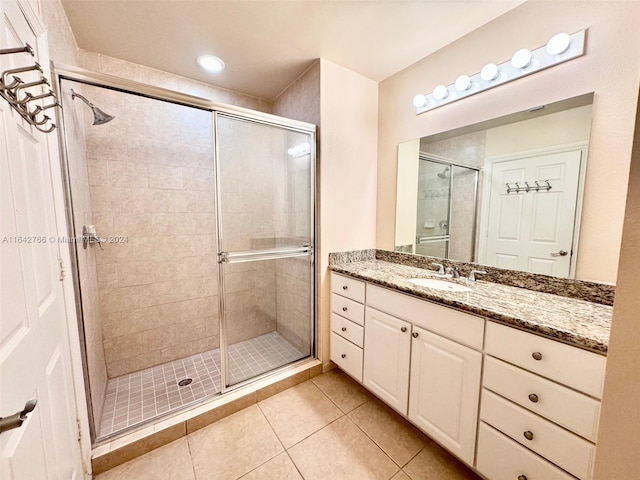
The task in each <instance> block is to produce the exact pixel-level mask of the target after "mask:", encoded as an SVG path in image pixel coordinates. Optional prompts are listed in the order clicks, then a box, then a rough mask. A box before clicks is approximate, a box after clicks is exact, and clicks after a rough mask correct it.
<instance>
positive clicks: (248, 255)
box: [213, 110, 316, 393]
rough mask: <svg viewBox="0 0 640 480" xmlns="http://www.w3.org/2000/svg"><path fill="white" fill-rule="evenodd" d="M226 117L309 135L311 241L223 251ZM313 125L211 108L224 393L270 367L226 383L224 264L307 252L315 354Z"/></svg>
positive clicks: (221, 367)
mask: <svg viewBox="0 0 640 480" xmlns="http://www.w3.org/2000/svg"><path fill="white" fill-rule="evenodd" d="M220 117H222V118H229V119H234V120H239V121H245V122H249V123H255V124H258V125H267V126H271V127H277V128H281V129H283V130H288V131H292V132H298V133H303V134H307V135H310V136H311V142H310V143H311V145H312V148H311V152H310V154H309V155H310V167H309V177H310V178H309V187H310V188H309V191H310V198H309V202H310V203H309V205H310V208H309V214H310V217H311V218H310V219H309V220H310V221H309V226H310V231H309V235H310V238H311V243H310V244H309V245H304V246H302V247H290V248H275V249H264V250H260V251H255V250H251V251H239V252H233V253H231V252H225V251H224V245H223V241H224V228H223V225H222V189H221V188H220V187H221V174H220V161H219V160H220V143H219V142H218V138H219V135H218V119H219V118H220ZM312 127H313V128H300V126H298V125H290V124H287V123H286V122H276V121H268V120H264V119H262V118H257V117H254V116H248V115H238V114H234V113H231V112H222V111H217V110H214V111H213V144H214V153H213V162H214V169H215V191H216V208H215V216H216V229H217V239H216V240H217V245H218V306H219V322H220V392H221V393H225V392H228V391H231V390H234V389H236V388H239V387H242V386H243V385H246V384H248V383H251V382H253V381H255V379H256V378H260V377H262V376H267V375H269V374H270V373H271V371H268V372H265V373H263V374H261V375H258V376H257V377H253V378H250V379H247V380H244V381H241V382H238V383H235V384H233V385H231V384H230V379H231V376H230V374H229V361H228V359H229V357H228V354H229V344H228V337H227V320H226V314H225V312H226V302H225V295H224V293H225V288H224V276H225V275H224V265H225V264H232V263H241V262H251V261H260V260H277V259H284V258H294V257H302V256H308V257H309V261H310V263H311V268H310V273H309V276H310V278H309V286H310V290H311V291H310V295H309V299H310V305H309V312H310V315H311V318H310V319H309V321H310V328H309V333H310V335H309V337H310V338H309V346H310V354H311V357H315V355H316V343H315V336H316V301H315V299H316V281H315V280H316V259H315V246H316V245H315V243H316V241H315V230H316V228H315V226H316V148H315V147H316V130H315V126H312Z"/></svg>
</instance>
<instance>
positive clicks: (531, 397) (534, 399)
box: [529, 393, 538, 403]
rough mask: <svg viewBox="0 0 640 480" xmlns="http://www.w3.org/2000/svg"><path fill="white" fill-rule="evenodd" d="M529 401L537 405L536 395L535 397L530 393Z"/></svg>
mask: <svg viewBox="0 0 640 480" xmlns="http://www.w3.org/2000/svg"><path fill="white" fill-rule="evenodd" d="M529 400H531V401H532V402H533V403H538V395H536V394H535V393H530V394H529Z"/></svg>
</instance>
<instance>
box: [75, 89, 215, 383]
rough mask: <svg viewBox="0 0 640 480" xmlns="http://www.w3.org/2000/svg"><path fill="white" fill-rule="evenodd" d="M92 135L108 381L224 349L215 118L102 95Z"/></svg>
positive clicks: (94, 92)
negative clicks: (101, 120) (103, 116)
mask: <svg viewBox="0 0 640 480" xmlns="http://www.w3.org/2000/svg"><path fill="white" fill-rule="evenodd" d="M85 92H86V96H87V97H88V98H90V100H91V101H92V102H93V103H95V104H96V105H98V106H99V107H100V108H101V109H103V110H104V111H106V112H108V113H110V114H112V115H115V117H116V118H115V120H113V121H111V122H110V123H107V124H104V125H100V126H89V127H87V159H88V166H89V184H90V185H91V204H92V208H93V221H94V223H95V225H96V228H97V231H98V234H99V235H100V236H102V237H105V238H107V240H108V242H107V243H106V244H105V245H104V250H100V249H99V248H98V246H95V245H94V246H93V247H92V248H93V249H94V250H95V252H96V260H97V279H98V285H99V288H100V309H101V314H102V333H103V338H104V351H105V357H106V364H107V372H108V375H109V377H115V376H119V375H123V374H125V373H128V372H132V371H136V370H140V369H142V368H146V367H149V366H152V365H156V364H159V363H163V362H166V361H170V360H175V359H177V358H181V357H184V356H187V355H192V354H194V353H198V352H201V351H205V350H210V349H213V348H216V347H218V342H219V336H218V314H217V312H218V309H217V301H218V300H217V293H218V288H217V268H216V237H215V220H214V211H215V197H214V177H213V153H212V152H213V144H212V136H211V132H212V118H211V114H210V113H208V112H205V111H202V110H198V109H194V108H189V107H184V106H179V105H174V104H171V103H167V102H161V101H158V100H152V99H148V98H144V97H139V96H135V95H129V94H123V93H120V92H114V91H110V90H107V89H102V88H99V87H88V86H87V87H85Z"/></svg>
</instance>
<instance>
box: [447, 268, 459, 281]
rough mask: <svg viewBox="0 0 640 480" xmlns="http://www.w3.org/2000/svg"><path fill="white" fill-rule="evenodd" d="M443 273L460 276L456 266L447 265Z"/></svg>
mask: <svg viewBox="0 0 640 480" xmlns="http://www.w3.org/2000/svg"><path fill="white" fill-rule="evenodd" d="M444 272H445V274H446V273H450V274H451V278H460V271H459V270H458V269H457V268H456V267H447V268H445V269H444Z"/></svg>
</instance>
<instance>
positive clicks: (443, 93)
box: [433, 85, 449, 100]
mask: <svg viewBox="0 0 640 480" xmlns="http://www.w3.org/2000/svg"><path fill="white" fill-rule="evenodd" d="M448 96H449V90H447V87H445V86H444V85H438V86H437V87H436V88H434V89H433V98H435V99H436V100H444V99H445V98H447V97H448Z"/></svg>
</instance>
